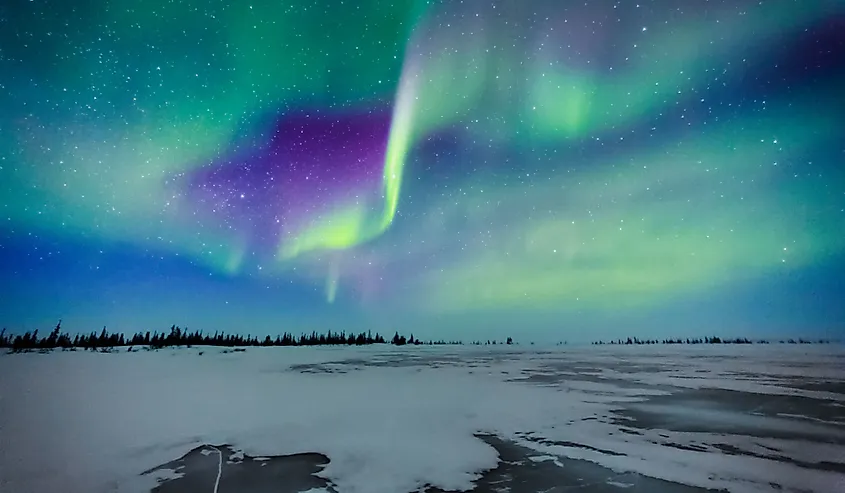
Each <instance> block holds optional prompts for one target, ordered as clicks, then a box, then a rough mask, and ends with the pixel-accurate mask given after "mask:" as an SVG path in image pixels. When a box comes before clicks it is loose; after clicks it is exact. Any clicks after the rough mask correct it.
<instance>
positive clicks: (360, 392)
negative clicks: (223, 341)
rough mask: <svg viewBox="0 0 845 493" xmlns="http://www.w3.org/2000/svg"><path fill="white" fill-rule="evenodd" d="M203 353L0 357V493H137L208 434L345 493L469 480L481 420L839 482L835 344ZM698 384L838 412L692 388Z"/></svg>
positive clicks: (652, 464)
mask: <svg viewBox="0 0 845 493" xmlns="http://www.w3.org/2000/svg"><path fill="white" fill-rule="evenodd" d="M203 351H204V355H202V356H200V355H198V350H196V349H187V348H183V349H173V350H161V351H157V352H146V351H141V352H137V353H125V352H122V353H116V354H99V353H83V352H56V353H53V354H47V355H42V354H17V355H2V356H0V491H2V492H3V493H5V492H15V493H27V492H33V493H36V492H37V493H45V492H53V491H55V492H68V493H74V492H86V493H88V492H106V491H121V492H133V493H134V492H146V491H149V489H150V488H152V487H153V486H155V484H156V477H155V476H154V475H150V474H148V475H142V474H141V473H143V472H144V471H147V470H151V469H153V468H155V467H156V466H159V465H161V464H164V463H167V462H168V461H171V460H174V459H176V458H178V457H180V456H181V455H183V454H185V453H186V452H188V451H189V450H191V449H194V448H196V447H198V446H200V445H203V444H221V445H222V444H229V445H231V446H233V447H236V448H238V449H241V450H243V451H244V452H245V453H247V454H249V455H251V456H255V457H257V456H275V455H281V454H293V453H300V452H318V453H322V454H325V455H326V456H328V457H329V458H330V463H329V464H328V466H326V468H325V469H324V470H323V471H322V473H321V475H322V476H323V477H325V478H327V479H329V480H331V481H332V483H333V484H334V485H335V486H336V488H337V489H338V491H340V492H353V493H361V492H367V493H382V492H384V493H388V492H389V493H394V492H403V491H408V492H410V491H414V490H417V489H419V488H420V487H422V486H424V485H426V484H430V485H433V486H437V487H440V488H443V489H470V488H471V487H472V486H473V481H474V480H475V479H477V478H478V477H479V474H480V473H481V472H483V471H484V470H487V469H490V468H493V467H494V466H495V465H496V464H497V461H498V456H497V453H496V450H495V449H493V448H492V447H490V446H489V445H487V444H486V443H485V442H484V441H482V440H480V439H478V438H476V436H475V435H476V434H478V433H490V434H496V435H499V436H500V437H502V438H504V439H507V440H512V441H515V442H516V443H518V444H520V445H524V446H527V447H530V448H532V449H534V450H536V451H537V452H538V457H537V460H556V459H555V457H558V456H562V457H569V458H575V459H583V460H588V461H592V462H595V463H597V464H600V465H602V466H605V467H608V468H610V469H613V470H615V471H619V472H623V471H633V472H637V473H641V474H644V475H648V476H652V477H656V478H663V479H667V480H670V481H675V482H680V483H685V484H691V485H695V486H702V487H707V488H729V489H730V490H731V491H740V492H741V491H748V492H752V491H772V488H773V486H772V485H773V484H777V485H778V487H780V488H783V489H784V490H787V491H788V490H790V489H794V490H798V489H803V490H807V489H810V490H812V491H818V492H827V491H836V490H837V488H840V487H841V486H842V485H843V484H845V483H843V479H844V478H845V475H843V474H842V471H844V470H845V457H843V456H842V454H841V453H840V454H839V456H836V452H837V451H840V452H841V450H843V447H845V427H842V426H841V425H839V424H837V423H841V422H842V419H843V416H842V415H843V414H845V411H843V408H842V407H837V406H829V408H828V407H824V406H826V405H827V403H828V402H829V403H831V404H833V403H835V402H836V401H842V400H845V397H843V396H842V394H839V393H837V392H835V390H836V389H835V388H834V387H831V386H830V385H829V384H831V383H835V382H841V380H839V379H841V378H843V375H845V372H841V371H840V370H842V369H843V366H842V363H843V361H845V360H844V359H843V353H842V352H841V349H840V348H838V347H835V346H831V347H827V348H818V349H817V348H810V349H809V351H811V352H808V350H804V349H802V348H779V347H772V348H771V349H769V348H765V347H762V348H761V347H749V348H733V347H730V348H723V347H714V348H671V349H669V350H664V351H658V350H655V349H654V348H624V347H620V348H612V349H599V348H592V347H588V348H580V349H571V348H566V349H561V350H549V351H543V352H540V351H532V350H529V349H528V348H522V349H517V348H512V347H511V348H501V349H496V350H492V351H491V350H481V349H477V348H418V347H411V348H403V349H396V348H388V347H366V348H252V349H249V350H248V351H246V352H244V353H226V354H223V353H222V350H220V349H214V348H213V349H209V348H205V349H204V350H203ZM825 385H827V386H825ZM704 387H707V388H709V387H715V388H722V389H734V390H742V391H743V392H742V393H741V394H740V393H737V395H743V396H746V395H752V394H754V395H757V396H759V395H762V396H763V397H764V398H766V399H774V398H782V399H805V400H806V402H805V401H800V402H804V404H802V405H805V407H806V406H809V405H810V404H808V403H811V404H813V405H814V406H816V407H814V408H813V409H821V411H818V412H822V411H823V413H827V412H828V410H829V412H830V413H831V416H827V415H824V416H822V415H818V416H809V414H812V413H813V412H815V411H813V409H810V410H808V409H786V410H783V409H779V408H778V409H775V408H777V406H780V405H781V404H778V403H780V402H781V401H777V402H775V404H771V406H774V408H773V409H772V412H771V413H769V412H768V410H767V409H765V408H763V409H762V410H758V411H757V412H756V413H752V412H748V411H752V410H753V409H748V410H744V409H738V408H736V406H735V405H734V404H735V403H724V402H714V403H713V407H712V409H707V410H701V409H699V408H697V407H696V406H695V405H692V406H691V405H690V404H689V403H690V402H693V401H688V400H687V401H685V400H684V399H695V398H696V397H695V396H696V395H697V394H688V393H689V392H695V391H696V389H700V388H704ZM840 388H841V387H840ZM772 389H774V391H772ZM726 391H727V390H726ZM687 396H689V397H687ZM676 397H677V399H679V400H673V399H676ZM820 398H821V399H830V401H820V400H818V399H820ZM652 399H653V400H654V401H655V402H651V400H652ZM661 399H663V401H661V402H657V401H660V400H661ZM734 401H736V399H734ZM773 402H774V401H773ZM783 402H785V404H783V405H787V404H789V402H792V401H789V402H786V401H783ZM796 402H798V401H796ZM800 402H799V404H800ZM749 405H750V404H749ZM796 405H797V404H796ZM626 413H628V414H626ZM636 413H639V414H636ZM778 413H780V416H778V415H777V414H778ZM793 416H796V417H793ZM837 416H838V417H837ZM647 418H648V419H658V418H659V419H662V420H669V421H671V423H669V421H666V422H660V423H658V424H657V425H655V426H644V425H642V423H640V424H639V425H638V424H637V423H638V421H639V422H645V421H646V420H647ZM808 418H815V420H813V419H808ZM697 420H701V423H700V424H699V425H698V426H692V425H695V424H696V422H697ZM724 422H727V423H728V424H732V425H733V426H734V429H732V431H730V432H729V433H727V432H725V430H724V429H720V428H719V426H722V425H723V423H724ZM666 423H669V424H666ZM685 426H691V427H690V428H689V429H686V428H685ZM708 427H714V429H713V430H711V429H710V428H708ZM779 429H781V430H782V431H783V432H784V433H787V432H788V434H787V435H783V436H781V435H778V434H776V433H775V434H772V435H767V433H768V431H778V430H779ZM748 430H750V431H748ZM746 431H748V432H747V433H746ZM787 459H788V460H787ZM822 459H823V460H822ZM220 460H221V461H223V460H224V458H223V456H222V454H221V456H220ZM822 462H824V464H822ZM825 464H828V465H825ZM830 464H832V465H830ZM837 464H838V465H837ZM177 474H178V473H177Z"/></svg>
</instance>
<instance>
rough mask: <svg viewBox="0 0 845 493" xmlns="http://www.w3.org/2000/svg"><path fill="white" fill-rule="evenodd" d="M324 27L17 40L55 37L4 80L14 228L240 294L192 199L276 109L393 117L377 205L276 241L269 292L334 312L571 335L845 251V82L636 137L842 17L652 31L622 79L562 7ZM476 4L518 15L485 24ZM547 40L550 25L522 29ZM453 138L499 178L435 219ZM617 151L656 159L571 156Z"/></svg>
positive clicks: (100, 14) (367, 12)
mask: <svg viewBox="0 0 845 493" xmlns="http://www.w3.org/2000/svg"><path fill="white" fill-rule="evenodd" d="M552 3H554V2H552ZM318 4H319V5H318V6H314V5H313V3H312V2H292V3H291V4H290V5H288V4H284V5H283V4H280V3H279V2H273V1H270V0H264V1H256V2H251V3H249V4H243V5H239V6H237V7H233V6H231V5H230V4H228V3H226V2H214V1H212V2H199V1H184V2H179V3H174V2H170V1H165V0H159V1H148V0H144V1H141V0H116V1H115V2H110V3H109V8H106V9H99V8H95V7H96V5H95V6H94V7H90V8H88V9H85V8H82V7H79V6H76V5H73V6H72V5H71V4H70V3H69V4H67V5H65V4H57V7H56V8H55V9H54V10H53V11H43V12H38V13H37V15H35V14H34V15H33V18H32V19H28V18H21V19H16V20H15V22H13V23H12V24H11V25H12V26H13V27H14V26H15V25H33V24H37V23H43V25H51V26H53V29H55V35H54V36H52V37H46V36H42V38H44V39H52V40H53V41H52V43H53V44H52V45H49V46H46V45H35V44H32V45H29V46H27V47H26V48H20V50H21V51H20V52H12V51H10V52H9V53H8V54H7V56H6V57H5V58H3V59H2V60H0V63H2V64H3V65H2V66H0V68H2V69H3V71H4V72H5V73H12V72H14V67H13V66H12V63H11V62H9V60H14V59H21V60H23V59H30V60H42V62H41V63H40V65H38V66H35V67H34V68H32V69H31V73H30V74H28V75H27V76H26V77H19V78H17V79H14V80H8V81H4V82H3V87H2V88H3V89H5V90H11V91H12V92H13V93H15V94H20V95H21V97H20V98H16V99H15V100H12V99H11V98H5V99H4V100H3V101H2V108H0V110H2V113H3V116H2V118H3V120H2V125H3V129H4V131H3V132H0V151H2V156H3V157H2V161H0V182H1V183H3V188H2V192H3V193H4V194H5V195H6V196H7V197H9V199H8V201H7V203H6V204H5V207H4V213H5V214H4V216H5V217H6V219H5V221H6V226H7V228H10V229H13V230H14V229H15V228H21V229H23V228H24V226H25V227H26V228H34V229H36V230H42V231H48V232H50V233H51V234H53V235H56V236H59V237H65V238H85V239H87V240H96V241H102V242H105V243H129V244H133V245H138V246H140V247H141V248H143V249H145V250H148V251H152V252H159V253H160V254H161V255H162V256H164V255H165V254H172V255H180V256H185V257H187V258H189V259H191V260H192V261H196V262H198V263H201V264H203V265H205V266H207V267H209V268H211V269H212V270H214V271H217V272H223V273H226V274H228V275H233V276H234V275H241V274H244V273H245V271H246V269H247V267H246V266H247V265H248V264H249V262H248V261H249V260H250V258H251V256H252V255H253V252H252V251H250V245H249V238H247V237H246V236H243V235H242V234H239V233H233V231H232V230H231V229H230V228H228V227H227V225H225V224H223V223H220V224H217V223H213V222H205V223H200V222H199V221H198V220H197V219H196V218H194V217H192V216H191V215H190V214H188V213H186V211H188V210H189V209H190V205H189V204H188V203H186V200H185V198H184V197H183V196H182V195H181V194H180V193H179V190H178V187H174V186H173V182H174V181H178V178H179V177H181V176H184V175H185V174H188V173H190V172H191V171H192V170H193V169H195V168H196V167H198V166H200V165H201V164H198V163H207V162H209V161H210V160H212V159H213V158H214V157H216V156H219V155H221V154H224V153H225V152H226V150H227V149H228V147H229V146H230V145H231V143H232V140H233V136H234V135H236V134H237V133H238V131H239V130H241V129H242V127H243V125H244V120H245V119H246V120H247V121H251V120H255V119H258V118H259V117H260V116H261V114H262V112H263V111H264V110H265V109H266V108H279V107H281V108H291V107H296V106H297V105H311V106H320V105H323V106H327V107H332V108H359V107H370V106H372V104H373V102H374V101H376V102H381V101H383V100H386V99H388V98H391V97H392V99H393V102H394V106H393V114H392V122H391V127H390V131H389V136H388V140H387V142H386V148H385V156H384V166H383V170H382V184H381V190H378V191H373V193H374V194H377V195H378V197H377V199H378V200H377V203H375V202H373V201H364V202H362V203H360V204H359V203H348V202H338V203H332V204H328V206H329V210H330V212H329V213H324V214H320V215H316V214H315V216H314V217H310V218H307V221H305V224H306V226H304V227H303V228H301V229H300V230H297V231H295V232H291V233H290V234H286V235H283V236H282V239H281V240H280V242H279V244H278V245H274V246H276V248H275V251H276V253H277V262H276V263H275V265H273V266H267V267H266V268H265V269H263V270H262V271H261V275H270V276H279V275H285V276H296V277H298V278H299V280H303V281H305V282H307V283H312V284H314V285H315V286H318V285H324V286H325V294H326V299H327V300H328V301H330V302H331V301H334V300H335V299H336V298H337V297H338V295H339V292H342V291H341V290H340V289H339V287H340V285H341V283H342V282H343V283H345V282H348V283H349V285H350V286H351V287H352V288H353V290H354V289H356V288H358V287H360V286H361V285H363V284H366V282H365V281H369V280H371V279H382V278H384V279H385V281H384V284H385V285H386V286H385V287H383V288H382V289H383V290H384V296H383V297H382V298H380V302H381V303H390V304H392V305H395V306H397V307H401V308H397V310H398V309H403V310H410V311H416V312H422V313H431V314H442V313H448V314H452V313H458V312H472V311H479V310H489V309H496V308H501V309H521V308H522V309H529V310H535V311H541V310H549V311H555V310H563V311H565V310H569V309H581V308H582V307H606V306H608V305H612V306H620V307H622V306H629V307H642V306H649V305H652V304H654V303H656V302H658V301H661V300H664V299H666V298H669V297H671V296H675V295H677V294H681V293H686V292H695V291H697V290H704V289H708V288H713V287H716V286H720V285H727V284H729V283H730V282H732V281H737V280H743V279H750V278H754V277H757V276H762V275H765V274H766V273H769V272H778V271H780V270H781V269H792V268H796V267H800V266H807V265H810V264H812V263H813V262H816V261H818V260H819V259H822V258H826V257H830V256H833V255H836V254H839V253H841V252H842V250H843V248H845V244H844V243H843V235H841V233H840V232H841V231H844V230H845V214H843V211H842V207H841V201H842V198H841V197H842V195H841V194H842V191H841V190H840V189H837V188H835V187H834V186H833V185H831V184H836V183H839V184H841V183H845V176H843V172H842V170H841V167H840V169H839V171H836V170H831V171H829V172H828V173H829V174H828V175H824V176H822V175H819V176H806V173H804V174H803V175H802V174H801V173H803V172H801V171H798V168H799V165H800V164H801V161H802V160H805V159H812V158H808V157H807V156H812V155H813V152H814V151H815V150H816V149H817V148H827V147H833V148H835V146H836V145H838V144H837V142H836V138H837V133H836V132H837V129H839V128H841V116H839V115H842V114H845V108H842V107H841V104H840V105H839V106H837V104H839V103H841V98H839V97H838V93H839V92H841V87H843V85H845V81H842V80H836V81H833V83H830V84H828V85H827V86H825V87H819V88H817V89H814V90H813V91H812V93H807V94H797V95H796V94H795V93H791V94H778V95H776V96H775V97H774V98H773V99H772V100H771V101H768V102H759V103H757V102H755V104H756V106H754V107H753V108H752V107H750V106H749V107H744V108H736V110H735V113H734V114H732V115H728V113H725V115H726V117H725V118H724V119H723V120H721V121H719V122H718V124H713V123H712V121H711V122H708V123H707V124H706V125H705V124H702V123H700V121H692V120H694V118H689V119H686V118H684V117H683V116H680V117H679V119H678V122H677V126H678V127H679V128H680V129H683V128H684V127H685V126H690V127H691V128H694V129H695V130H694V131H691V133H689V134H683V133H681V134H680V135H679V136H677V137H672V138H669V139H668V140H666V141H660V142H658V139H657V138H655V137H654V136H653V135H650V134H649V133H648V132H647V131H644V130H643V129H642V128H639V129H637V130H636V131H635V130H633V129H634V128H636V123H637V122H641V121H643V120H648V119H649V117H654V116H657V115H664V114H671V113H673V112H678V111H680V110H679V109H678V108H679V106H678V105H679V104H680V103H679V102H678V101H679V100H684V101H686V102H685V103H684V104H689V102H690V101H692V102H695V101H698V99H699V98H698V96H697V95H698V94H699V93H705V92H707V91H706V90H707V89H708V88H710V87H718V86H723V87H731V85H732V84H735V83H737V81H740V80H741V79H742V77H743V76H744V75H745V74H746V69H747V67H748V65H749V64H750V61H751V60H757V59H759V58H765V57H766V56H768V52H769V51H770V50H771V48H772V46H771V40H772V39H776V38H778V37H779V36H785V35H790V34H795V33H800V32H801V31H802V30H803V29H806V28H807V27H808V26H811V25H812V24H813V23H814V22H817V21H818V20H820V19H824V18H825V17H828V16H833V15H841V13H842V12H843V6H845V0H820V1H816V2H807V3H806V4H804V3H802V4H801V7H796V5H797V4H796V2H794V1H792V0H772V1H768V2H763V3H761V4H760V5H757V4H752V3H747V4H743V5H744V6H743V7H742V12H741V15H739V14H738V13H737V8H735V6H733V5H727V6H721V7H714V8H713V9H712V12H711V13H710V14H709V15H708V16H707V18H702V17H701V16H698V17H695V16H693V17H690V18H685V17H679V18H677V19H673V20H672V22H671V23H670V22H666V23H665V24H660V23H658V24H655V25H649V26H647V30H646V29H643V30H642V31H641V32H639V31H638V29H639V28H637V27H636V26H633V29H634V31H636V32H634V31H632V32H630V33H627V32H626V33H622V34H625V36H621V37H620V38H619V39H631V40H633V42H632V43H631V44H630V45H629V46H621V45H619V46H613V50H614V51H615V53H614V55H615V58H614V60H617V59H618V61H619V63H618V64H616V66H613V67H612V68H610V67H603V68H598V67H592V66H588V65H586V64H585V63H581V64H576V63H575V62H572V61H571V59H570V58H569V57H567V52H566V51H567V48H566V46H565V44H566V41H565V37H563V38H562V37H561V36H565V35H566V29H567V27H566V24H562V23H561V22H559V21H560V18H559V16H558V17H555V12H556V11H555V8H556V6H555V5H549V6H545V7H542V6H540V5H539V4H538V6H537V8H536V10H537V11H538V12H539V14H538V15H535V14H536V12H534V10H535V9H534V7H533V5H532V9H527V8H526V7H525V5H524V4H523V2H509V1H505V2H493V3H492V4H491V3H486V2H462V3H459V2H454V3H450V2H433V3H431V5H429V3H428V2H416V1H411V0H408V1H406V2H393V3H389V4H386V3H384V2H379V1H375V0H373V1H364V0H360V1H356V2H344V3H334V4H332V5H329V3H328V2H318ZM459 4H460V5H459ZM572 5H573V6H576V3H572ZM320 6H322V7H324V8H323V9H321V8H318V7H320ZM481 6H487V7H490V6H493V7H495V8H497V9H499V10H498V12H502V11H504V14H503V15H499V16H496V15H492V14H491V13H490V11H483V12H487V14H483V13H482V15H480V16H476V14H475V12H476V11H482V10H481ZM329 8H331V9H333V10H331V15H327V10H328V9H329ZM462 9H463V10H462ZM543 9H546V10H547V11H543ZM409 13H410V14H409ZM456 13H459V14H466V15H460V16H459V15H455V14H456ZM547 14H548V15H547ZM531 16H534V17H537V18H541V19H542V18H547V19H551V21H549V22H548V23H547V24H543V22H539V23H537V24H534V25H531V26H527V25H525V26H523V27H522V29H524V31H519V29H518V28H516V27H514V26H515V25H517V24H519V22H514V20H516V21H521V20H524V19H527V18H528V17H531ZM45 19H46V21H45ZM714 19H716V20H717V21H714ZM47 21H50V22H49V23H48V22H47ZM553 21H555V22H553ZM573 24H574V22H573ZM39 25H40V24H39ZM62 26H65V27H62ZM67 26H81V27H79V28H78V29H77V28H74V29H71V28H69V27H67ZM751 26H753V28H752V27H751ZM643 27H646V26H643ZM603 29H606V30H608V31H609V32H613V31H614V30H619V29H621V28H617V27H615V26H612V25H609V26H605V27H604V28H603ZM625 29H629V30H630V29H632V26H626V27H625ZM529 31H530V34H531V36H530V37H529V36H528V35H527V34H526V33H528V32H529ZM10 32H11V31H10ZM500 33H505V34H504V35H503V34H500ZM615 34H618V33H615ZM0 35H2V34H0ZM629 35H630V36H629ZM100 38H107V39H109V42H110V46H111V47H110V48H109V49H104V48H103V45H102V44H98V43H97V42H96V41H97V40H98V39H100ZM640 38H642V39H641V40H640ZM338 44H340V45H342V48H343V49H337V47H338ZM600 48H602V47H596V50H597V51H601V50H600ZM525 53H529V54H530V56H527V57H526V56H525ZM576 58H577V57H576ZM34 81H35V82H38V83H34ZM374 88H377V89H374ZM378 88H383V89H378ZM394 90H395V94H394ZM819 101H823V103H819ZM837 102H839V103H837ZM699 104H700V105H701V107H704V108H706V107H707V106H708V105H709V104H711V101H707V100H704V98H701V101H699ZM719 109H720V108H716V110H719ZM721 109H722V110H724V108H721ZM697 111H699V112H700V111H701V110H700V108H699V109H698V110H697ZM7 128H9V129H13V130H12V131H5V129H7ZM456 129H458V130H460V134H459V137H457V138H458V139H459V140H460V143H461V144H464V145H465V147H466V148H467V149H470V152H471V153H475V155H476V156H475V157H471V158H468V161H470V166H471V167H472V168H473V169H474V170H480V171H476V172H474V173H473V174H472V176H471V177H457V178H454V180H453V182H452V183H450V184H448V187H447V186H445V185H444V189H443V190H444V191H443V194H442V196H440V197H438V198H437V200H434V201H424V200H422V199H421V198H419V195H415V193H418V190H415V189H414V183H415V182H417V181H419V180H420V179H421V178H422V177H421V175H423V174H424V171H422V170H424V169H425V165H426V163H425V159H427V158H426V157H425V156H420V155H418V153H417V151H418V150H419V147H420V145H421V144H422V143H424V142H425V141H426V139H428V138H429V137H430V136H432V135H433V134H436V133H437V132H440V131H447V132H448V131H455V130H456ZM628 129H631V130H630V131H628ZM606 134H607V135H610V134H612V135H613V136H614V137H617V136H618V135H622V136H624V140H625V141H626V142H627V141H631V140H635V141H637V142H639V143H641V146H640V147H637V148H636V150H635V151H631V149H632V148H630V147H629V148H626V149H627V151H626V152H630V154H625V155H619V154H615V155H613V154H609V155H608V156H606V157H602V158H595V159H592V158H591V159H592V160H585V162H583V163H581V162H578V163H572V162H564V161H562V160H561V159H557V158H556V157H555V156H556V155H558V154H557V153H558V151H561V152H560V154H563V150H565V149H571V148H572V147H575V146H587V145H592V143H594V142H596V141H598V140H599V139H603V138H605V135H606ZM620 140H621V138H620ZM825 146H827V147H825ZM505 147H510V148H514V149H517V150H518V151H520V152H521V153H522V154H521V155H522V156H523V157H524V163H521V164H524V165H525V166H526V167H530V166H531V165H533V166H534V169H535V170H540V171H541V172H535V173H533V175H534V176H535V178H536V176H537V175H542V178H541V179H542V180H543V182H542V183H540V182H537V181H534V180H527V179H525V180H523V178H521V177H517V178H516V179H514V177H512V176H511V177H508V178H509V179H507V180H506V179H505V178H502V177H501V176H498V175H497V174H496V173H495V172H494V171H490V170H486V169H485V168H484V165H485V163H486V162H485V159H487V157H485V156H491V159H493V158H496V157H497V154H496V152H498V150H500V149H502V148H505ZM485 153H489V154H485ZM568 156H572V154H569V155H568ZM556 159H557V160H556ZM570 159H571V158H570ZM570 165H578V169H577V170H571V169H567V167H568V166H570ZM45 170H49V171H47V172H45ZM799 175H800V176H799ZM799 178H800V180H799ZM840 187H841V185H840ZM411 199H413V201H412V200H411ZM411 204H413V206H412V205H411ZM406 212H407V214H405V213H406ZM397 218H401V219H407V221H404V220H403V221H400V220H397ZM247 274H250V275H251V274H253V272H248V273H247Z"/></svg>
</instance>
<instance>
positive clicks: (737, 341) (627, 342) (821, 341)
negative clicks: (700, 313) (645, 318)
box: [593, 336, 831, 345]
mask: <svg viewBox="0 0 845 493" xmlns="http://www.w3.org/2000/svg"><path fill="white" fill-rule="evenodd" d="M778 342H779V343H780V344H829V343H830V342H831V341H830V340H828V339H818V340H810V339H798V340H795V339H786V340H779V341H778ZM769 343H770V341H769V340H767V339H758V340H757V341H752V340H751V339H748V338H746V337H737V338H734V339H722V338H720V337H716V336H712V337H705V338H703V339H701V338H698V339H696V338H693V339H689V338H687V339H662V340H657V339H638V338H636V337H633V338H631V337H628V338H627V339H625V340H624V341H623V340H622V339H616V340H610V341H607V342H605V341H594V342H593V345H603V344H611V345H614V344H615V345H630V344H635V345H642V344H769Z"/></svg>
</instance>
